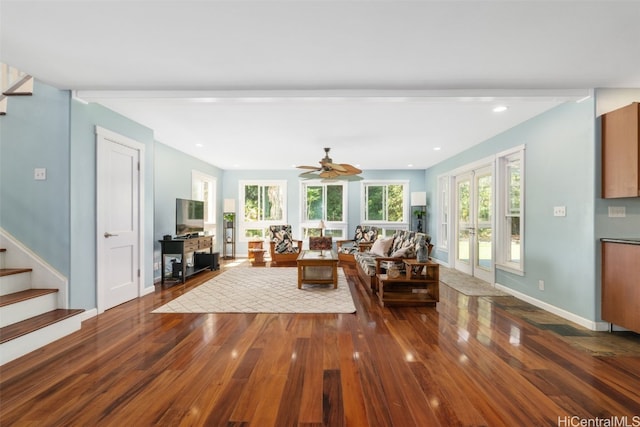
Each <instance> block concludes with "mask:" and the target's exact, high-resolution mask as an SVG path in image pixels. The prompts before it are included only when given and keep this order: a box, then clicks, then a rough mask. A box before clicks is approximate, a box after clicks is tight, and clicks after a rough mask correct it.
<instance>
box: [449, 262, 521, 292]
mask: <svg viewBox="0 0 640 427" xmlns="http://www.w3.org/2000/svg"><path fill="white" fill-rule="evenodd" d="M440 281H441V282H442V283H444V284H445V285H447V286H450V287H452V288H453V289H455V290H456V291H458V292H460V293H462V294H465V295H469V296H478V297H498V296H507V295H509V294H508V293H506V292H503V291H501V290H499V289H496V288H494V287H493V286H491V285H490V284H488V283H487V282H484V281H482V280H480V279H476V278H475V277H473V276H469V275H468V274H464V273H461V272H460V271H458V270H455V269H452V268H445V267H443V266H440Z"/></svg>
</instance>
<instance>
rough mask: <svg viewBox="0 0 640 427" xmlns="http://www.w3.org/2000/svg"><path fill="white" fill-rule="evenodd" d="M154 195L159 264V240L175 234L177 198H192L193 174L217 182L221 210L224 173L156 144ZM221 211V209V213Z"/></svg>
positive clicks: (218, 242) (218, 245)
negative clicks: (198, 174)
mask: <svg viewBox="0 0 640 427" xmlns="http://www.w3.org/2000/svg"><path fill="white" fill-rule="evenodd" d="M155 147H156V149H155V170H154V181H155V190H156V191H155V195H154V205H153V210H154V224H155V230H154V234H153V257H154V261H155V262H160V261H161V259H160V254H161V250H160V244H159V243H158V240H160V239H162V236H164V235H165V234H170V235H172V236H174V235H175V233H176V198H182V199H190V198H191V173H192V171H194V170H196V171H198V172H202V173H204V174H207V175H209V176H212V177H214V178H216V184H217V188H216V196H217V205H218V206H222V171H221V169H219V168H217V167H215V166H212V165H210V164H208V163H205V162H203V161H201V160H198V159H196V158H195V157H192V156H190V155H188V154H185V153H183V152H181V151H178V150H176V149H174V148H171V147H169V146H167V145H165V144H161V143H158V142H156V145H155ZM221 209H222V208H220V211H221ZM220 215H221V212H218V215H217V216H216V217H217V218H218V220H217V222H218V230H216V233H215V234H216V246H215V247H216V250H217V251H219V248H221V247H222V246H221V241H222V240H221V237H220V236H222V226H221V225H220V223H221V221H220V220H219V218H221V216H220ZM154 276H155V278H156V280H157V279H159V278H160V270H159V269H158V270H155V271H154Z"/></svg>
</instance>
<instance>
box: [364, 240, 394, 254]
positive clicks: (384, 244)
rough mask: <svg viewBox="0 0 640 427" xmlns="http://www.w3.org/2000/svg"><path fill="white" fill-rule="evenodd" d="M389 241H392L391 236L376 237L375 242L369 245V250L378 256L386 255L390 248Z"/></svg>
mask: <svg viewBox="0 0 640 427" xmlns="http://www.w3.org/2000/svg"><path fill="white" fill-rule="evenodd" d="M391 243H393V238H392V237H388V238H386V239H385V238H382V237H378V239H376V241H375V242H373V246H371V250H370V251H369V252H371V253H372V254H374V255H378V256H387V254H388V253H389V249H390V248H391Z"/></svg>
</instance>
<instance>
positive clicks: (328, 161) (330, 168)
mask: <svg viewBox="0 0 640 427" xmlns="http://www.w3.org/2000/svg"><path fill="white" fill-rule="evenodd" d="M330 150H331V148H327V147H325V149H324V152H325V155H324V158H322V159H321V160H320V161H319V162H318V163H320V166H304V165H303V166H297V167H298V169H309V171H308V172H303V173H301V174H300V177H302V178H305V179H317V178H322V179H330V180H337V179H348V180H357V179H361V178H360V177H358V176H357V175H358V174H360V173H362V170H360V169H358V168H357V167H355V166H352V165H350V164H347V163H333V159H332V158H331V157H329V151H330Z"/></svg>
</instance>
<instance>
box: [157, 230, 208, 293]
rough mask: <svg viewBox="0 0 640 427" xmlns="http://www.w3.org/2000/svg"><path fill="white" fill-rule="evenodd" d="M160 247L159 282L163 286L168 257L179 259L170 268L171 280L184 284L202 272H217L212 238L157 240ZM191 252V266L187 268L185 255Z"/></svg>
mask: <svg viewBox="0 0 640 427" xmlns="http://www.w3.org/2000/svg"><path fill="white" fill-rule="evenodd" d="M159 242H160V247H161V252H162V254H161V260H162V262H161V264H162V265H161V280H160V283H161V284H162V285H164V281H165V278H166V275H167V274H166V272H165V258H166V257H167V256H170V255H176V257H179V258H180V261H179V262H178V263H177V265H175V266H174V268H172V272H171V278H172V279H177V280H179V281H181V282H182V283H184V282H185V281H186V280H187V278H188V277H191V276H193V275H194V274H197V273H200V272H201V271H204V270H212V271H213V270H217V269H218V268H219V266H218V258H219V254H218V252H213V237H212V236H202V237H192V238H185V239H171V240H159ZM191 252H193V253H194V256H193V266H191V267H188V266H187V263H186V262H185V261H186V255H187V254H189V253H191Z"/></svg>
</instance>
